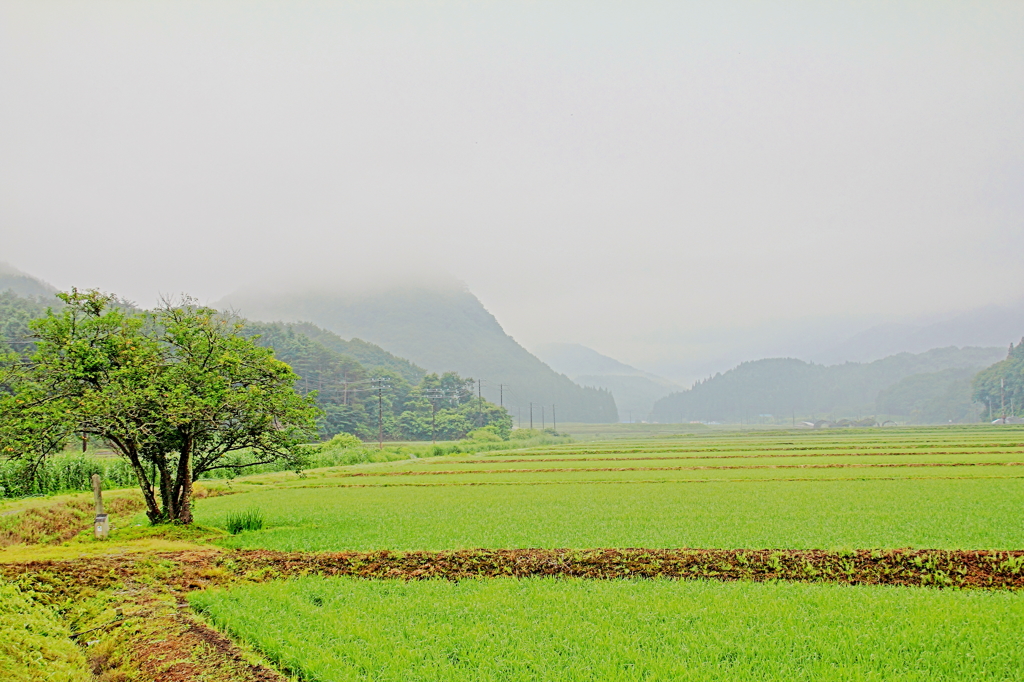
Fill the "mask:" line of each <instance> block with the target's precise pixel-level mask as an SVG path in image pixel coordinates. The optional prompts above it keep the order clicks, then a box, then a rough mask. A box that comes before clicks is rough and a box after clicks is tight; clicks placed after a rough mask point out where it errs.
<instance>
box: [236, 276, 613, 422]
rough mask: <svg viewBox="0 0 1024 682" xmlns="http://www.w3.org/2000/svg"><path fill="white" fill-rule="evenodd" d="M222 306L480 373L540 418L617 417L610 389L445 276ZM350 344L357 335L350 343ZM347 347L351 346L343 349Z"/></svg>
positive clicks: (250, 295) (239, 298) (509, 402)
mask: <svg viewBox="0 0 1024 682" xmlns="http://www.w3.org/2000/svg"><path fill="white" fill-rule="evenodd" d="M218 305H221V306H230V307H233V308H235V309H237V310H239V311H240V312H241V314H243V315H244V316H246V317H249V318H254V319H261V320H267V321H278V320H279V321H283V322H300V321H309V322H312V323H313V324H315V325H318V326H320V327H323V328H324V329H326V330H329V331H330V332H333V333H334V334H336V335H338V336H340V337H342V338H350V339H363V340H365V341H368V342H370V343H374V344H377V345H378V346H380V347H382V348H384V349H386V350H387V351H388V352H390V353H393V354H394V355H396V356H400V357H402V358H408V359H409V361H410V362H412V363H414V364H415V365H418V366H420V367H422V368H424V369H426V370H427V371H430V372H445V371H455V372H458V373H459V374H461V375H463V376H469V377H473V378H475V379H480V380H482V385H481V390H482V393H483V395H484V397H486V398H487V399H488V400H490V401H492V402H495V403H498V402H501V403H503V404H504V405H505V406H507V407H509V408H510V409H511V410H512V412H513V415H514V416H518V417H519V418H521V419H522V420H523V422H524V425H526V424H525V422H526V421H527V420H528V419H529V406H530V404H531V403H532V404H533V405H534V406H535V420H534V423H535V425H539V423H540V414H541V412H540V410H541V408H542V406H543V408H544V410H545V415H547V416H546V419H547V421H549V422H550V421H551V416H550V414H551V410H552V409H553V408H552V406H553V405H554V406H555V407H554V409H555V410H556V414H557V419H558V420H559V421H564V422H569V421H576V422H592V423H608V422H614V421H617V420H618V413H617V411H616V406H615V400H614V398H613V397H612V394H611V393H610V392H608V391H606V390H602V389H598V388H585V387H583V386H579V385H577V384H576V383H574V382H573V381H572V380H571V379H570V378H569V377H567V376H565V375H564V374H560V373H558V372H556V371H554V370H552V369H551V368H550V367H549V366H547V365H546V364H544V363H543V362H541V361H540V360H539V359H538V358H536V357H535V356H534V355H532V354H531V353H529V352H528V351H527V350H526V349H525V348H523V347H522V346H521V345H519V344H518V343H517V342H516V341H515V339H513V338H512V337H511V336H509V335H508V334H506V333H505V331H504V330H503V329H502V328H501V325H500V324H499V323H498V321H497V320H496V319H495V318H494V316H493V315H492V314H491V313H490V312H488V311H487V310H486V308H484V306H483V304H482V303H480V301H479V300H478V299H477V298H476V296H474V295H473V294H472V293H471V292H470V291H469V290H468V289H467V288H466V287H465V286H462V285H461V284H458V283H455V282H453V281H448V282H434V283H431V284H429V285H426V284H424V285H402V286H394V287H390V288H387V287H386V288H380V289H376V290H368V291H367V290H364V291H360V292H357V291H352V290H341V291H319V292H313V293H309V292H305V293H290V292H283V291H273V292H266V291H262V292H260V291H255V290H249V291H245V290H243V291H240V292H237V293H235V294H232V295H230V296H227V297H225V299H224V300H223V301H221V302H220V303H219V304H218ZM350 343H352V342H350ZM346 352H350V351H346Z"/></svg>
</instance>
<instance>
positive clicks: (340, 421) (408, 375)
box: [0, 290, 512, 440]
mask: <svg viewBox="0 0 1024 682" xmlns="http://www.w3.org/2000/svg"><path fill="white" fill-rule="evenodd" d="M59 305H60V301H59V300H57V299H55V298H54V299H53V301H52V302H51V301H50V300H49V297H47V298H43V297H26V296H19V295H17V294H16V293H14V292H13V291H11V290H7V291H2V292H0V357H2V356H3V355H9V354H11V353H17V354H18V355H21V356H23V357H24V356H27V355H28V354H30V353H31V351H32V349H33V346H34V342H33V339H32V335H31V330H30V329H29V321H30V320H32V319H33V318H36V317H39V316H41V315H44V314H45V313H46V309H47V307H59ZM243 333H244V334H246V335H249V336H258V337H259V339H258V343H259V344H260V345H263V346H267V347H271V348H273V349H274V354H275V356H276V357H277V358H278V359H280V360H281V361H283V362H286V363H287V364H289V365H290V366H291V367H292V368H293V369H294V370H295V372H296V374H298V375H299V377H300V379H299V382H298V385H297V386H296V390H298V392H300V393H302V394H307V393H312V392H315V393H316V396H317V403H318V404H319V406H320V408H321V409H322V410H323V411H324V417H323V419H322V420H321V423H320V431H321V435H322V436H324V437H330V436H333V435H335V434H337V433H342V432H344V433H351V434H354V435H356V436H358V437H360V438H363V439H366V440H373V439H376V438H377V437H378V436H379V433H380V429H381V427H383V435H384V438H385V439H386V440H430V439H431V438H432V437H436V438H438V439H439V440H452V439H459V438H463V437H464V436H465V435H466V434H467V433H468V432H469V431H471V430H473V429H476V428H480V427H488V426H489V427H493V429H494V430H495V431H496V433H498V434H499V435H502V436H507V435H508V433H509V431H510V429H511V427H512V419H511V417H510V416H509V414H508V412H507V411H506V410H504V409H502V408H500V407H499V406H497V405H494V404H493V403H490V402H488V401H487V400H481V399H479V398H477V397H476V396H475V392H474V382H473V380H472V379H470V378H463V377H460V376H459V375H458V374H455V373H454V372H447V373H443V374H441V375H438V374H427V373H426V372H425V371H424V370H423V369H422V368H420V367H417V366H416V365H414V364H412V363H411V362H409V361H408V360H405V359H403V358H399V357H396V356H394V355H392V354H391V353H388V352H387V351H385V350H383V349H382V348H380V347H378V346H375V345H373V344H371V343H367V342H363V341H358V340H357V341H344V340H343V339H341V338H339V337H337V335H335V334H333V333H331V332H328V331H326V330H323V329H319V328H317V327H315V326H313V325H311V324H302V325H287V324H280V323H278V324H266V323H262V322H247V323H245V326H244V327H243ZM340 349H345V350H350V351H352V354H348V353H345V352H342V350H340ZM354 356H357V357H358V359H357V357H354ZM378 386H380V388H379V389H378ZM0 388H2V387H0Z"/></svg>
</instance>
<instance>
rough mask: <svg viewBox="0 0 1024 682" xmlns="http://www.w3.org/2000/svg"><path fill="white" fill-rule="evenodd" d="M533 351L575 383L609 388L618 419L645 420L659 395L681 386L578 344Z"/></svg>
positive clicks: (550, 346) (546, 345) (542, 347)
mask: <svg viewBox="0 0 1024 682" xmlns="http://www.w3.org/2000/svg"><path fill="white" fill-rule="evenodd" d="M535 352H536V354H537V356H538V357H539V358H540V359H541V360H543V361H544V362H546V363H547V364H548V365H549V366H550V367H551V368H552V369H554V370H555V371H556V372H561V373H562V374H565V375H567V376H569V378H571V379H572V380H573V381H575V382H576V383H578V384H581V385H583V386H597V387H598V388H604V389H607V390H609V391H611V393H612V395H613V396H614V397H615V405H616V406H617V407H618V409H619V418H620V419H626V420H630V419H632V420H646V419H647V416H648V415H649V414H650V412H651V409H652V408H653V407H654V403H655V402H657V401H658V399H659V398H663V397H664V396H666V395H668V394H669V393H671V392H672V391H675V390H679V389H680V388H681V386H679V385H678V384H676V383H673V382H671V381H669V380H668V379H664V378H662V377H659V376H657V375H655V374H651V373H650V372H645V371H643V370H641V369H637V368H636V367H632V366H630V365H627V364H626V363H624V362H620V361H618V360H616V359H615V358H611V357H608V356H607V355H602V354H601V353H598V352H597V351H596V350H594V349H592V348H587V347H586V346H583V345H580V344H578V343H548V344H544V345H542V346H539V347H538V348H536V349H535Z"/></svg>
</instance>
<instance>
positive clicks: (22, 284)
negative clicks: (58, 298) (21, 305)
mask: <svg viewBox="0 0 1024 682" xmlns="http://www.w3.org/2000/svg"><path fill="white" fill-rule="evenodd" d="M2 291H13V292H14V293H16V294H17V295H18V296H26V297H41V298H46V299H52V298H53V295H54V294H55V293H57V289H56V288H55V287H54V286H53V285H51V284H49V283H47V282H44V281H43V280H41V279H37V278H35V277H33V276H31V275H29V274H27V273H25V272H22V271H21V270H18V269H17V268H15V267H14V266H12V265H9V264H7V263H4V262H0V292H2Z"/></svg>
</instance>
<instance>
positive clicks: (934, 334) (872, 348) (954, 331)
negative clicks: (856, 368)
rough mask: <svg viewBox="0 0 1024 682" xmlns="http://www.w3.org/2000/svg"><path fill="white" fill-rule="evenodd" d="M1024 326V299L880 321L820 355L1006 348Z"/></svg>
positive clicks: (852, 357) (858, 357)
mask: <svg viewBox="0 0 1024 682" xmlns="http://www.w3.org/2000/svg"><path fill="white" fill-rule="evenodd" d="M1021 329H1024V300H1021V301H1017V302H1016V303H1014V304H1011V305H1005V306H986V307H981V308H976V309H974V310H969V311H967V312H963V313H960V314H957V315H954V316H952V317H948V318H946V319H942V320H938V321H934V320H933V321H930V322H920V323H891V324H880V325H876V326H874V327H871V328H869V329H867V330H865V331H863V332H860V333H858V334H855V335H854V336H852V337H850V338H849V339H847V340H846V341H844V342H842V343H840V344H837V345H836V346H834V347H832V348H829V349H827V350H825V351H823V352H821V353H820V354H818V357H819V359H821V360H822V361H825V362H830V361H831V362H837V361H860V362H865V361H871V360H874V359H877V358H881V357H886V356H888V355H893V354H896V353H903V352H906V353H920V352H923V351H925V350H927V349H929V348H944V347H947V346H1000V347H1006V345H1007V344H1009V343H1012V342H1013V341H1014V340H1015V339H1017V338H1018V337H1019V336H1020V330H1021Z"/></svg>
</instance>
